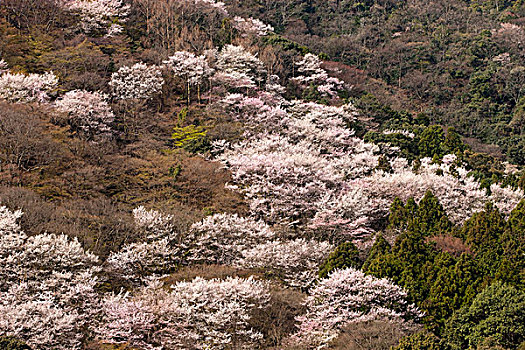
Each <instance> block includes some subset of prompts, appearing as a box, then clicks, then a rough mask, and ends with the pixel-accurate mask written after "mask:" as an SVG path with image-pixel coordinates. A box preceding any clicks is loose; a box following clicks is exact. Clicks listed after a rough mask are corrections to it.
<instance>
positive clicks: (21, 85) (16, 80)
mask: <svg viewBox="0 0 525 350" xmlns="http://www.w3.org/2000/svg"><path fill="white" fill-rule="evenodd" d="M0 73H1V72H0ZM57 85H58V77H57V76H56V75H54V74H53V72H47V73H44V74H27V75H26V74H22V73H16V74H12V73H10V72H5V73H3V74H2V75H1V76H0V99H4V100H7V101H9V102H45V101H47V100H48V98H49V95H48V94H49V93H50V92H51V91H53V90H54V89H55V88H56V87H57Z"/></svg>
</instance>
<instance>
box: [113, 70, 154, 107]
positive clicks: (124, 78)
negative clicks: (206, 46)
mask: <svg viewBox="0 0 525 350" xmlns="http://www.w3.org/2000/svg"><path fill="white" fill-rule="evenodd" d="M109 85H110V86H111V88H112V89H113V94H114V95H115V96H116V97H117V98H119V99H123V100H126V99H149V98H151V97H153V96H154V95H155V94H157V93H160V91H161V89H162V86H163V85H164V78H162V72H161V70H160V68H159V67H157V66H148V65H146V64H145V63H136V64H134V65H133V66H131V67H129V66H124V67H121V68H120V69H119V70H118V71H117V72H115V73H113V74H112V75H111V81H110V82H109Z"/></svg>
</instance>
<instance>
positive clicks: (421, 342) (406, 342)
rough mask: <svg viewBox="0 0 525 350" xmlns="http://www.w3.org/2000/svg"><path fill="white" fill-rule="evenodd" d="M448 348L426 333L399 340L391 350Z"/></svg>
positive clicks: (432, 335)
mask: <svg viewBox="0 0 525 350" xmlns="http://www.w3.org/2000/svg"><path fill="white" fill-rule="evenodd" d="M447 349H448V346H447V345H446V344H445V343H444V342H443V341H441V340H440V339H439V338H438V337H436V336H435V335H434V334H432V333H430V332H428V331H421V332H418V333H414V334H412V335H410V336H408V337H405V338H403V339H401V341H400V342H399V345H398V346H396V347H395V348H392V350H447Z"/></svg>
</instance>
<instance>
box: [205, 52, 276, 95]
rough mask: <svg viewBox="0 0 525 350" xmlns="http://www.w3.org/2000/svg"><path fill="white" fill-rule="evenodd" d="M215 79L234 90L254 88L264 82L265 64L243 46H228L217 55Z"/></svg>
mask: <svg viewBox="0 0 525 350" xmlns="http://www.w3.org/2000/svg"><path fill="white" fill-rule="evenodd" d="M215 64H216V73H215V75H214V76H213V79H214V80H215V81H217V82H219V83H221V84H224V85H226V86H230V87H232V88H252V87H255V86H256V84H257V83H260V82H262V81H263V77H264V75H265V73H266V71H265V69H264V65H263V63H262V62H261V61H260V60H259V59H258V58H257V57H256V56H255V55H253V54H252V53H250V52H249V51H247V50H246V49H245V48H243V47H242V46H235V45H226V46H225V47H224V48H223V49H222V50H221V51H220V52H219V53H218V55H217V60H216V63H215Z"/></svg>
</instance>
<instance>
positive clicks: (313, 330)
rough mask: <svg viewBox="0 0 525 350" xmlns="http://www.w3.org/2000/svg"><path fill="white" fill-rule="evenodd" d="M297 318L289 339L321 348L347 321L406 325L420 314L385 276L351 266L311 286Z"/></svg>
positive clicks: (401, 289)
mask: <svg viewBox="0 0 525 350" xmlns="http://www.w3.org/2000/svg"><path fill="white" fill-rule="evenodd" d="M305 305H306V308H307V311H306V314H305V315H302V316H300V317H298V321H299V322H300V325H299V332H298V333H297V334H295V335H294V337H293V338H292V341H293V342H295V343H296V345H300V346H302V347H301V348H302V349H323V348H325V347H327V345H328V343H329V341H330V340H332V339H334V338H335V337H336V336H337V333H338V331H339V330H341V328H342V327H344V326H345V325H348V324H349V323H358V322H367V321H372V320H386V321H389V322H396V323H401V324H403V323H407V324H410V323H412V322H414V321H416V322H417V321H418V320H419V319H420V318H421V317H422V316H423V313H422V312H421V311H419V310H418V309H417V308H416V306H415V305H413V304H410V303H409V302H408V301H407V293H406V292H405V291H404V290H403V288H401V287H399V286H396V285H395V284H393V283H392V282H390V281H389V280H388V279H386V278H381V279H380V278H376V277H373V276H369V275H365V274H364V273H363V272H361V271H359V270H356V269H354V268H347V269H344V270H336V271H334V272H332V273H331V274H330V276H328V277H327V278H325V279H323V280H321V281H320V282H319V284H318V285H317V286H316V287H314V288H313V289H312V290H311V291H310V294H309V295H308V297H307V298H306V301H305Z"/></svg>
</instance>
